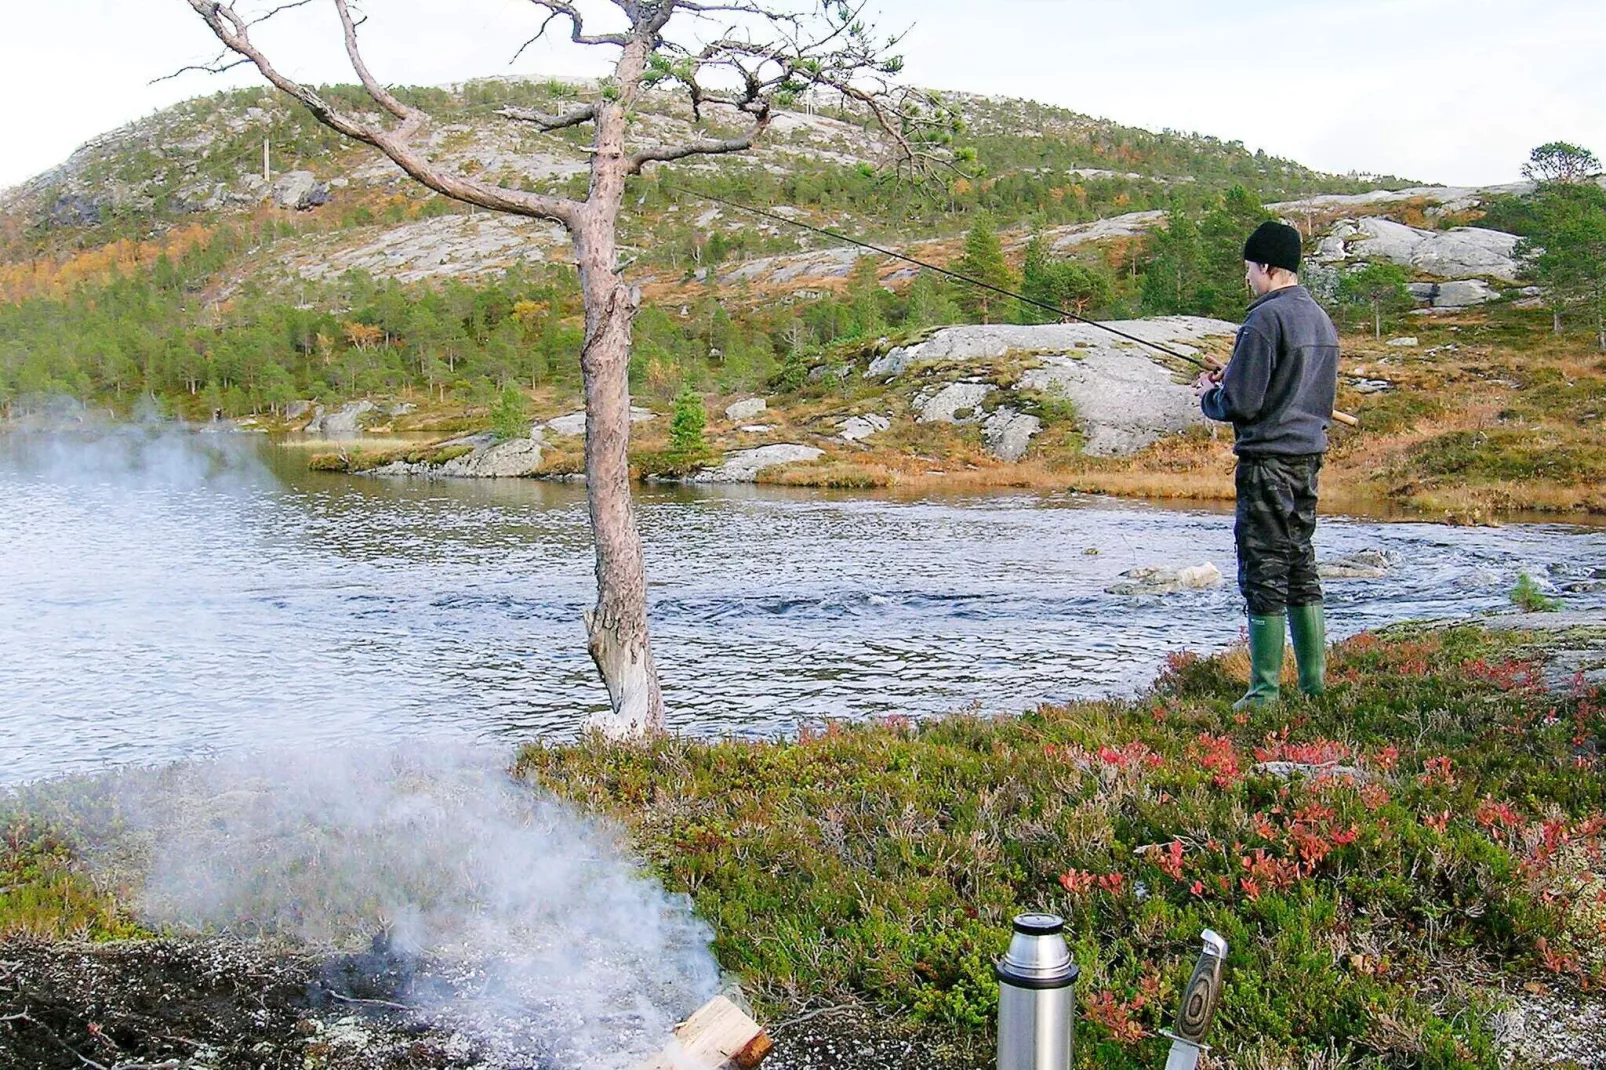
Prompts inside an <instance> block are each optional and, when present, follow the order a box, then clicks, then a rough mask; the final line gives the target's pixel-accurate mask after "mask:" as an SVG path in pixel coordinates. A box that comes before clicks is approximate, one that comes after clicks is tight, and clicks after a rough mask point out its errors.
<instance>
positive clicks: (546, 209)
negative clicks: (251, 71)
mask: <svg viewBox="0 0 1606 1070" xmlns="http://www.w3.org/2000/svg"><path fill="white" fill-rule="evenodd" d="M335 3H336V7H337V8H338V9H339V11H340V16H341V21H342V23H343V24H344V26H345V29H346V46H347V55H348V56H349V57H350V59H351V62H352V67H353V68H354V69H355V70H356V71H357V76H358V77H359V78H360V79H362V83H363V88H364V89H365V90H366V91H367V92H368V94H369V95H370V96H371V97H373V99H374V100H375V101H377V102H378V103H379V104H380V106H381V107H383V108H384V109H385V110H386V111H388V112H390V113H391V114H392V115H394V116H396V117H397V118H398V119H401V120H402V123H401V126H399V127H398V128H397V129H395V130H387V129H386V128H385V127H383V126H381V125H378V124H377V123H373V122H369V121H367V120H365V119H362V118H359V117H357V116H355V115H351V114H349V113H347V112H344V111H341V110H340V109H338V108H335V107H334V106H333V105H331V104H330V103H329V102H328V101H326V100H324V99H323V97H322V96H320V95H319V94H318V93H317V91H316V90H314V89H312V88H311V87H309V86H306V85H303V84H301V83H300V82H297V81H296V80H295V79H293V78H291V77H289V76H288V75H285V74H284V73H282V72H281V71H280V70H279V69H278V68H276V67H275V66H274V65H273V64H272V62H270V61H269V59H268V57H267V56H266V55H264V54H263V52H262V51H261V50H260V49H258V48H257V46H256V45H255V43H254V42H252V40H251V33H250V26H251V24H250V23H248V22H247V21H246V20H245V19H243V18H241V17H240V15H239V14H238V13H237V12H236V11H235V10H234V6H233V4H226V3H218V2H214V0H189V4H190V7H191V8H192V9H194V11H195V13H196V14H197V15H199V16H200V17H201V20H202V21H203V22H205V23H206V25H207V28H208V29H210V30H211V31H212V33H213V34H214V35H216V37H217V39H218V40H219V41H221V42H223V45H224V47H225V48H227V49H228V50H229V51H232V52H234V53H236V54H237V55H239V56H242V57H244V58H245V59H247V60H249V61H250V62H251V63H252V64H253V65H254V66H255V67H256V68H257V70H258V71H259V72H261V74H262V76H263V77H264V78H266V79H267V80H268V81H269V82H270V83H272V84H273V85H274V86H275V87H276V88H277V89H279V90H280V91H281V92H283V93H286V94H288V95H289V96H292V97H294V98H296V100H298V101H300V102H301V104H302V106H303V107H305V108H306V109H307V110H308V111H310V112H311V113H312V114H313V117H314V118H316V119H317V120H318V121H319V122H321V123H323V124H324V125H325V126H328V127H330V128H331V129H333V130H336V131H338V132H340V133H342V134H345V135H346V136H347V137H349V138H352V139H353V140H356V141H361V142H362V143H363V144H365V145H372V146H373V147H374V148H376V149H378V150H379V151H380V152H382V153H384V154H385V155H386V156H388V157H389V158H390V159H391V161H392V162H394V163H395V164H396V165H397V166H398V167H400V168H401V169H402V170H403V171H405V172H406V173H407V174H408V175H410V176H411V177H413V178H414V179H417V180H418V182H420V183H421V184H423V185H424V186H427V187H428V188H429V189H432V190H434V191H435V192H436V193H440V194H442V195H444V196H447V197H451V198H453V199H454V200H459V201H464V202H466V203H469V204H477V205H479V206H480V207H482V208H490V209H492V210H494V211H501V212H509V213H511V214H514V215H523V216H531V217H534V218H539V219H551V220H554V221H556V222H559V223H562V224H563V225H564V226H565V227H568V228H570V229H573V227H574V226H575V224H576V221H577V219H578V218H579V210H580V207H581V205H580V202H578V201H575V200H572V199H570V198H567V197H553V196H548V195H545V194H539V193H527V192H525V191H523V190H517V189H509V188H507V187H506V186H494V185H490V184H489V183H485V182H481V181H478V180H476V179H472V178H468V177H467V176H464V175H459V174H455V173H451V172H448V171H444V170H442V169H440V168H438V167H436V166H435V164H434V163H432V162H431V161H430V160H429V159H428V158H426V157H425V156H424V155H423V154H422V153H421V152H419V151H418V150H417V149H415V148H414V147H413V146H411V145H410V144H408V137H409V136H410V135H411V134H412V133H413V131H414V130H416V129H417V127H418V125H419V124H420V123H422V122H423V121H424V119H425V118H427V116H425V114H424V113H423V112H422V111H420V110H418V109H417V108H413V107H411V106H409V105H407V104H404V103H402V102H401V101H400V100H397V99H396V97H395V96H394V95H393V94H392V93H390V91H389V90H387V89H385V88H384V87H383V86H382V85H380V84H379V82H378V80H377V79H375V78H374V77H373V75H372V74H371V73H370V72H369V70H368V66H367V64H366V63H364V62H363V60H362V56H361V53H360V52H359V51H358V50H357V46H356V23H355V22H354V21H353V20H352V18H351V13H350V10H349V8H348V6H347V3H346V0H335Z"/></svg>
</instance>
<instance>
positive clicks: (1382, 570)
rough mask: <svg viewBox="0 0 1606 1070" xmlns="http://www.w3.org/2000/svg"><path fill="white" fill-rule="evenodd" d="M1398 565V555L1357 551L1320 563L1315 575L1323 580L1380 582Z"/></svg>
mask: <svg viewBox="0 0 1606 1070" xmlns="http://www.w3.org/2000/svg"><path fill="white" fill-rule="evenodd" d="M1398 563H1399V557H1398V555H1397V554H1394V553H1392V552H1390V551H1388V550H1373V549H1366V550H1357V551H1356V552H1355V553H1352V554H1345V555H1344V556H1343V557H1335V558H1333V559H1332V560H1330V561H1323V562H1320V563H1319V564H1317V566H1316V574H1317V575H1318V576H1320V577H1321V578H1322V579H1324V580H1380V579H1382V578H1383V577H1384V576H1387V575H1388V574H1389V573H1390V572H1391V571H1393V569H1394V566H1395V565H1396V564H1398Z"/></svg>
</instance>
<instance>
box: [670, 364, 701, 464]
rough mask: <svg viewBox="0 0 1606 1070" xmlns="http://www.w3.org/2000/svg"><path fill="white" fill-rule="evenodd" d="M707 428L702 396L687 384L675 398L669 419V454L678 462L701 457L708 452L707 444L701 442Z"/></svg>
mask: <svg viewBox="0 0 1606 1070" xmlns="http://www.w3.org/2000/svg"><path fill="white" fill-rule="evenodd" d="M707 426H708V413H707V411H705V410H704V408H703V396H702V395H701V394H699V393H698V392H697V391H695V390H693V389H692V386H691V383H689V382H688V383H686V384H685V385H684V386H682V387H681V388H680V393H679V394H677V395H676V396H675V411H674V415H672V416H671V417H670V418H669V452H670V453H671V454H672V455H673V456H674V457H675V459H676V460H679V461H689V460H695V459H697V458H699V457H701V456H703V454H705V453H707V452H708V444H707V443H706V442H705V441H704V440H703V428H705V427H707Z"/></svg>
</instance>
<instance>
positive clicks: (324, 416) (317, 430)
mask: <svg viewBox="0 0 1606 1070" xmlns="http://www.w3.org/2000/svg"><path fill="white" fill-rule="evenodd" d="M378 408H379V406H378V405H375V404H374V403H373V402H371V401H367V400H363V401H348V402H346V404H344V405H342V406H341V407H340V411H339V412H331V413H325V412H324V411H323V406H321V405H320V406H318V414H317V415H316V416H314V417H313V418H312V420H311V421H310V422H309V423H308V424H307V426H306V428H305V430H306V431H307V433H309V434H315V435H355V434H356V433H357V432H358V430H359V427H358V421H359V420H360V419H361V418H362V417H363V416H365V415H366V414H368V413H370V412H375V411H377V410H378Z"/></svg>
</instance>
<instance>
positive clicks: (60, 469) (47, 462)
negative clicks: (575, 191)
mask: <svg viewBox="0 0 1606 1070" xmlns="http://www.w3.org/2000/svg"><path fill="white" fill-rule="evenodd" d="M305 457H306V453H305V451H304V450H301V449H295V448H287V447H283V446H275V445H272V444H269V443H266V442H263V441H261V440H259V439H256V438H253V437H250V436H232V435H197V434H190V433H185V432H177V431H152V430H133V429H123V430H120V431H116V432H107V433H101V434H96V435H90V436H84V435H78V436H71V437H67V436H45V435H22V434H13V435H0V502H3V507H0V784H3V783H17V782H20V781H24V780H29V779H33V778H37V777H41V776H47V775H54V774H59V773H63V772H69V771H85V770H92V769H97V768H103V767H106V766H108V765H116V764H125V763H152V762H162V761H168V760H172V759H176V758H185V757H196V756H199V755H203V754H211V753H219V752H228V751H230V750H236V749H241V748H257V747H264V746H273V747H290V748H296V747H303V748H304V747H309V746H311V747H317V746H323V745H333V744H340V743H349V742H355V741H363V742H376V741H390V740H394V739H398V738H407V737H438V736H441V735H459V734H460V735H464V736H467V737H470V738H473V739H478V740H482V741H498V742H502V741H514V740H523V739H530V738H536V737H547V738H557V737H562V736H566V735H568V734H570V733H572V732H573V731H574V729H575V726H576V725H577V723H578V722H579V720H580V719H581V718H582V716H583V715H584V714H585V713H586V712H587V711H589V710H593V709H595V708H597V707H598V706H599V705H601V704H602V703H604V702H605V695H604V692H603V691H602V688H601V685H600V683H599V682H598V680H597V678H596V676H595V671H594V669H593V668H592V666H591V663H590V661H589V659H588V657H587V656H586V653H585V642H584V633H583V628H582V625H581V622H580V614H581V611H582V609H584V608H586V607H587V606H589V605H590V604H591V601H592V597H593V592H592V571H591V570H592V561H591V554H590V545H589V540H588V534H587V528H586V509H585V498H584V492H583V488H580V487H576V486H567V485H558V484H550V483H542V482H535V481H519V480H497V481H483V482H467V481H465V482H431V481H421V480H405V481H392V480H379V479H371V478H362V477H348V476H339V475H326V474H317V473H310V472H307V471H306V465H305ZM639 510H640V521H641V526H642V530H643V532H644V535H645V538H646V543H647V564H648V570H649V575H650V577H651V603H652V610H651V611H652V621H653V627H654V642H655V647H656V652H657V657H658V661H659V665H660V668H661V670H662V673H663V677H664V687H665V694H666V699H667V702H668V705H669V719H670V726H671V728H672V729H674V730H677V731H681V732H686V733H697V734H722V733H733V734H738V735H765V734H774V733H786V732H792V731H795V730H796V729H797V727H798V726H799V725H800V724H804V723H810V722H816V721H818V720H820V719H822V718H827V717H844V718H860V717H870V716H878V715H885V714H891V713H899V714H911V715H915V716H921V715H930V714H937V713H942V712H945V711H951V710H956V709H963V708H979V709H981V710H985V711H1019V710H1023V709H1027V708H1030V707H1032V706H1034V705H1036V704H1038V703H1040V702H1043V701H1049V700H1056V699H1064V698H1068V697H1072V696H1079V695H1090V694H1098V693H1105V692H1111V691H1116V692H1120V691H1131V690H1133V689H1135V688H1137V687H1140V686H1142V685H1143V684H1144V683H1146V682H1147V681H1148V680H1150V679H1151V678H1152V676H1153V674H1154V672H1155V671H1156V668H1157V665H1158V662H1159V661H1160V658H1161V656H1162V655H1163V654H1164V653H1165V652H1167V651H1171V650H1176V649H1180V648H1184V647H1186V648H1192V649H1196V650H1209V649H1213V648H1217V647H1220V646H1222V645H1223V644H1227V643H1230V642H1232V641H1233V640H1235V639H1236V638H1237V637H1238V635H1239V633H1240V630H1241V626H1242V625H1241V609H1240V607H1239V603H1238V599H1237V596H1236V592H1235V590H1234V589H1233V586H1232V584H1231V582H1230V580H1229V582H1228V583H1227V584H1224V585H1223V586H1221V587H1219V588H1216V589H1214V590H1209V591H1203V592H1194V593H1187V594H1178V595H1171V596H1166V597H1163V598H1147V599H1132V598H1122V597H1117V596H1114V595H1109V594H1106V593H1104V589H1105V588H1106V587H1107V586H1109V585H1110V584H1112V583H1114V582H1116V581H1117V580H1118V578H1119V573H1121V572H1122V571H1123V570H1125V569H1129V568H1132V567H1135V566H1140V565H1157V564H1158V565H1182V564H1196V563H1199V562H1201V561H1207V560H1208V561H1214V562H1216V563H1217V564H1218V565H1219V566H1220V567H1221V568H1222V570H1223V571H1224V572H1226V573H1228V575H1229V577H1230V574H1231V571H1232V566H1233V556H1232V534H1231V517H1230V515H1228V514H1226V513H1225V512H1222V511H1211V510H1201V509H1176V508H1162V507H1158V506H1154V505H1148V504H1141V503H1129V502H1118V501H1111V500H1107V499H1097V498H1087V497H1079V496H1068V495H1047V496H1040V495H1035V494H1032V495H1028V494H1009V495H998V494H989V495H985V496H966V497H928V498H923V499H919V500H902V499H898V498H894V497H889V496H885V495H883V496H869V495H847V494H834V493H825V492H808V491H780V490H770V489H758V488H737V489H720V490H713V489H708V490H702V489H674V490H644V491H642V492H641V494H640V498H639ZM1367 547H1376V548H1380V549H1385V550H1391V551H1394V552H1396V553H1398V555H1399V557H1400V561H1401V565H1400V567H1399V568H1398V569H1396V570H1395V572H1394V573H1393V574H1392V575H1391V576H1390V577H1389V578H1387V579H1385V580H1381V581H1360V582H1348V583H1332V584H1330V585H1329V587H1328V600H1329V605H1330V616H1331V619H1332V625H1331V627H1332V631H1333V632H1334V633H1335V634H1336V635H1342V634H1348V633H1351V632H1355V631H1358V630H1360V629H1362V628H1367V627H1372V626H1376V625H1380V624H1383V623H1386V622H1389V621H1394V620H1399V619H1404V618H1411V617H1421V616H1435V615H1450V614H1466V613H1472V612H1477V611H1483V610H1497V609H1501V608H1503V607H1504V606H1505V605H1506V599H1507V592H1508V591H1509V590H1510V587H1511V585H1512V582H1513V581H1514V579H1515V577H1516V575H1517V573H1518V572H1519V571H1520V570H1526V571H1528V572H1530V573H1532V574H1533V575H1535V576H1538V577H1541V578H1545V577H1548V576H1550V575H1552V573H1553V572H1555V573H1565V574H1567V575H1582V574H1584V573H1585V572H1587V571H1589V570H1592V569H1596V568H1606V532H1603V531H1600V530H1590V529H1587V528H1579V527H1574V526H1567V525H1560V524H1510V525H1507V526H1504V527H1501V528H1493V529H1490V528H1448V527H1442V526H1435V525H1428V524H1421V523H1388V522H1382V521H1379V520H1369V519H1354V518H1341V517H1330V518H1325V519H1324V521H1323V523H1322V526H1321V529H1320V531H1319V534H1318V549H1319V552H1320V553H1321V554H1322V556H1324V557H1331V556H1336V555H1340V554H1344V553H1349V552H1352V551H1355V550H1359V549H1362V548H1367ZM1090 550H1097V553H1089V552H1087V551H1090ZM1568 602H1569V604H1570V605H1571V606H1573V607H1575V608H1583V607H1585V606H1590V605H1602V604H1606V597H1603V596H1601V595H1577V596H1568Z"/></svg>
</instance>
